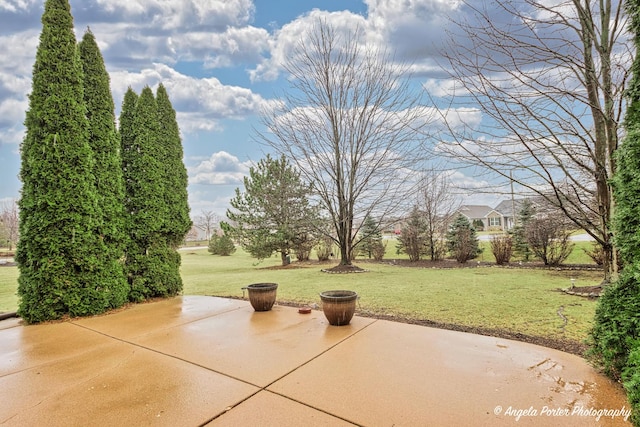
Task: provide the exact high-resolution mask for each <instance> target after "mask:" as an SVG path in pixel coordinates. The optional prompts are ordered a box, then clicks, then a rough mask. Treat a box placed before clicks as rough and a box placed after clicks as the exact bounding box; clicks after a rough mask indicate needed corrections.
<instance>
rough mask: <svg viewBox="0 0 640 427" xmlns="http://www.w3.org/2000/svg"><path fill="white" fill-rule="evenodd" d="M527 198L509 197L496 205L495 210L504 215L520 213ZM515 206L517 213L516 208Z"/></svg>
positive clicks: (512, 215) (511, 215) (509, 215)
mask: <svg viewBox="0 0 640 427" xmlns="http://www.w3.org/2000/svg"><path fill="white" fill-rule="evenodd" d="M525 200H526V199H513V200H512V199H507V200H503V201H501V202H500V203H498V206H496V207H495V210H496V211H498V212H500V213H501V214H502V215H503V216H507V217H511V218H513V217H514V216H516V215H518V212H520V209H521V208H522V204H523V203H524V201H525ZM514 208H515V211H516V212H515V215H514V212H513V210H514Z"/></svg>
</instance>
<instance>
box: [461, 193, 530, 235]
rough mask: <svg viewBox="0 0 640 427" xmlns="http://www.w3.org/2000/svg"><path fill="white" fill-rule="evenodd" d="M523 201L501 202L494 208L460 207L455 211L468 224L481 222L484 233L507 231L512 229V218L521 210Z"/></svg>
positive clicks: (484, 206)
mask: <svg viewBox="0 0 640 427" xmlns="http://www.w3.org/2000/svg"><path fill="white" fill-rule="evenodd" d="M524 200H525V199H513V200H511V199H509V200H503V201H502V202H500V203H499V204H498V205H497V206H496V207H495V208H492V207H490V206H487V205H462V206H460V208H459V209H458V210H457V211H456V213H457V214H458V213H459V214H462V215H464V216H465V217H466V218H467V219H468V220H469V222H471V223H472V224H473V223H474V222H476V223H477V222H478V221H480V222H482V225H483V229H484V230H486V231H507V230H510V229H512V228H513V225H514V218H517V216H518V212H520V210H521V208H522V204H523V202H524Z"/></svg>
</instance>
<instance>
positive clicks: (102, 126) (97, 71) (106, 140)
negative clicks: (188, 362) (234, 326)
mask: <svg viewBox="0 0 640 427" xmlns="http://www.w3.org/2000/svg"><path fill="white" fill-rule="evenodd" d="M78 50H79V52H80V60H81V62H82V68H83V74H84V101H85V104H86V107H87V118H88V120H89V145H90V147H91V149H92V151H93V157H94V160H95V166H94V169H93V173H94V176H95V186H96V191H97V194H98V214H99V215H100V216H101V218H100V222H101V223H100V228H99V229H98V233H99V235H100V236H101V237H102V238H103V239H104V242H105V245H106V253H105V255H104V257H103V258H102V260H103V262H104V264H105V268H106V271H107V272H108V274H109V275H110V276H111V277H112V279H111V280H112V282H113V283H112V289H113V293H114V295H113V296H114V301H112V304H113V305H114V306H120V305H122V304H123V303H124V302H125V301H126V300H127V297H128V284H127V281H126V279H125V276H124V271H123V266H122V263H121V259H122V257H123V254H124V241H125V234H124V233H125V229H124V210H123V201H124V188H123V181H122V169H121V159H120V141H119V138H118V134H117V131H116V125H115V113H114V103H113V98H112V96H111V88H110V83H109V73H107V70H106V68H105V65H104V59H103V58H102V54H101V53H100V49H99V48H98V44H97V43H96V40H95V37H94V36H93V33H91V31H90V30H87V32H86V33H85V34H84V37H83V39H82V41H81V42H80V44H79V45H78Z"/></svg>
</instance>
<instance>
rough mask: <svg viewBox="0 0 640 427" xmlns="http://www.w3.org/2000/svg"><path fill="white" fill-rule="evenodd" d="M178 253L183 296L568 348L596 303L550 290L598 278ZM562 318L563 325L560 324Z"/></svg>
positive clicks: (6, 289)
mask: <svg viewBox="0 0 640 427" xmlns="http://www.w3.org/2000/svg"><path fill="white" fill-rule="evenodd" d="M391 243H392V242H390V245H389V246H392V245H391ZM394 252H395V248H394V249H393V250H391V248H390V247H388V253H394ZM181 253H182V259H183V263H182V276H183V280H184V294H185V295H215V296H223V297H226V296H230V297H241V296H242V295H243V291H242V289H241V288H242V287H243V286H247V285H248V284H251V283H259V282H275V283H278V284H279V288H278V301H280V302H291V303H299V304H313V303H317V304H319V303H320V297H319V293H320V292H321V291H324V290H331V289H349V290H354V291H356V292H358V294H359V295H360V300H359V307H358V311H360V312H361V313H370V314H378V315H390V316H402V317H410V318H414V319H418V320H430V321H434V322H439V323H448V324H457V325H462V326H466V327H482V328H499V329H504V330H508V331H510V332H517V333H522V334H527V335H533V336H540V337H547V338H554V339H569V340H573V341H582V340H584V339H585V338H586V337H587V334H588V331H589V329H590V327H591V324H592V319H593V316H594V310H595V306H596V302H595V301H593V300H588V299H585V298H581V297H577V296H570V295H567V294H564V293H562V292H558V289H559V288H566V287H569V286H570V284H571V278H572V277H573V278H575V279H576V286H588V285H595V284H598V283H599V282H600V280H601V273H599V272H576V271H556V270H534V269H524V268H523V269H521V268H500V267H481V268H453V269H442V270H440V269H431V268H415V267H399V266H394V265H391V264H390V263H385V264H379V263H367V262H363V261H362V260H360V261H358V260H356V262H355V264H357V265H360V266H361V267H364V268H367V269H368V270H369V272H367V273H359V274H327V273H323V272H321V271H320V270H321V268H322V267H323V266H319V265H317V264H316V265H311V266H306V267H304V268H296V263H294V264H292V266H290V268H286V269H278V268H273V267H277V266H278V265H279V263H280V261H279V257H274V258H270V259H267V260H265V261H263V262H262V263H256V260H254V259H252V258H250V257H249V256H248V255H247V254H245V253H244V252H242V251H241V250H238V252H236V253H235V254H234V255H232V256H229V257H220V256H213V255H210V254H209V253H208V252H207V251H206V250H205V249H196V248H193V249H188V250H185V251H181ZM485 255H487V254H485ZM390 256H393V257H394V258H402V256H399V255H395V254H394V255H391V254H390ZM487 260H489V258H487ZM333 265H334V264H331V263H329V264H326V265H324V267H325V268H330V267H331V266H333ZM17 276H18V272H17V268H16V267H0V312H2V311H14V310H15V309H16V308H17V298H16V295H15V293H16V287H17ZM559 313H560V314H559ZM562 316H564V318H566V319H567V320H568V321H567V323H566V324H565V321H564V320H563V317H562Z"/></svg>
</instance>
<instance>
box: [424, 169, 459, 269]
mask: <svg viewBox="0 0 640 427" xmlns="http://www.w3.org/2000/svg"><path fill="white" fill-rule="evenodd" d="M418 204H419V209H420V211H421V212H422V214H423V215H424V221H425V233H424V234H425V246H426V251H427V253H428V255H429V257H430V258H431V261H437V260H440V259H442V258H443V257H444V256H445V255H446V252H447V245H446V242H445V236H446V234H447V231H448V228H449V224H450V223H451V221H452V218H453V216H454V214H455V212H456V211H457V210H458V208H459V207H460V203H459V201H458V200H456V197H455V195H454V194H453V192H452V190H451V186H450V181H449V179H448V177H447V176H446V174H444V173H440V174H438V173H436V172H435V171H432V172H429V173H426V174H424V176H423V177H422V179H421V181H420V190H419V202H418Z"/></svg>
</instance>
